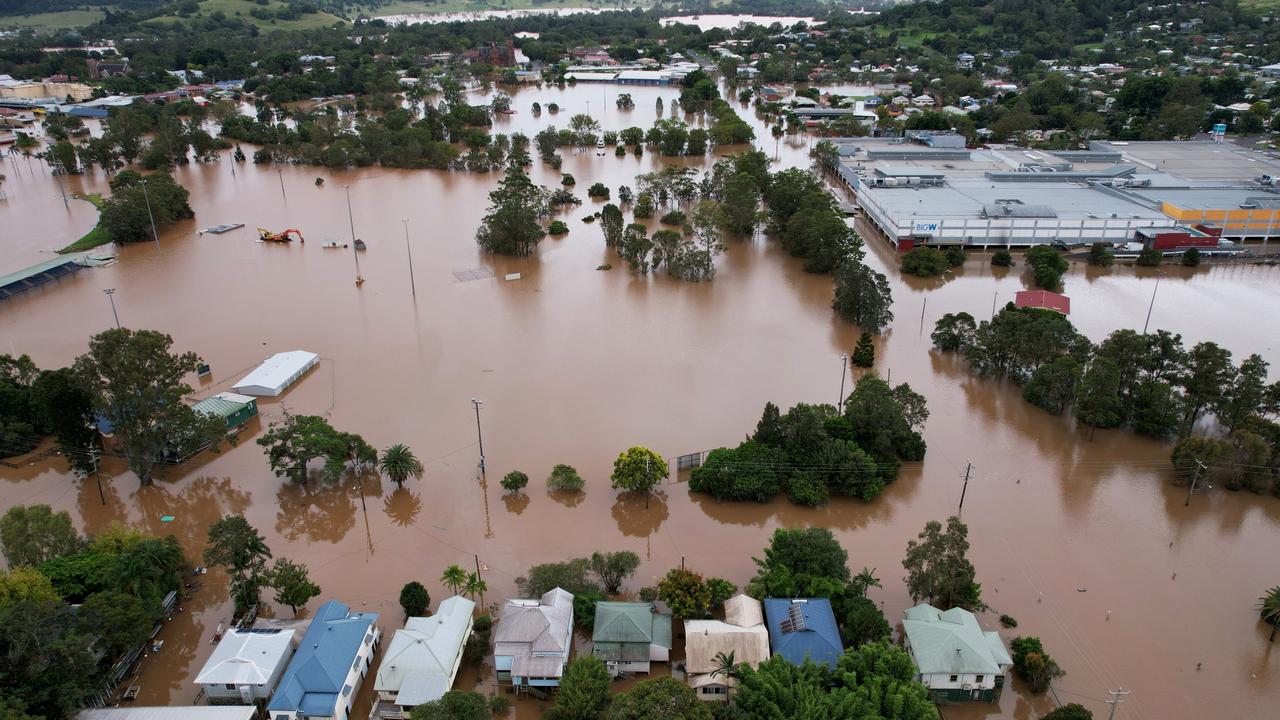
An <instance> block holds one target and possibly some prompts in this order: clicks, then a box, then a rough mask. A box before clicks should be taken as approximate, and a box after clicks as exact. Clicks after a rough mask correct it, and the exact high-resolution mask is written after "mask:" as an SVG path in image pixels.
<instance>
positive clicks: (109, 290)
mask: <svg viewBox="0 0 1280 720" xmlns="http://www.w3.org/2000/svg"><path fill="white" fill-rule="evenodd" d="M102 292H104V293H106V294H107V299H108V300H110V301H111V317H114V318H115V319H116V329H117V330H119V329H120V315H119V314H117V313H116V299H115V298H114V297H112V296H113V295H115V294H116V289H115V288H107V289H106V290H103V291H102Z"/></svg>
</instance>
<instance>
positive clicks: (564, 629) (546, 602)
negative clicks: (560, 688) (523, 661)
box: [493, 588, 573, 653]
mask: <svg viewBox="0 0 1280 720" xmlns="http://www.w3.org/2000/svg"><path fill="white" fill-rule="evenodd" d="M572 621H573V595H572V594H571V593H569V592H568V591H566V590H563V589H561V588H555V589H554V590H551V591H550V592H548V593H546V594H545V595H543V596H542V597H541V598H540V599H538V600H525V599H520V600H508V601H507V602H506V603H504V604H503V606H502V610H501V612H500V613H499V615H498V627H497V630H496V632H494V635H493V639H494V643H495V644H510V645H529V646H530V649H531V650H532V651H533V652H536V653H541V652H564V651H567V650H568V646H567V642H568V641H569V640H568V639H567V638H568V635H569V629H570V628H569V626H570V623H571V622H572Z"/></svg>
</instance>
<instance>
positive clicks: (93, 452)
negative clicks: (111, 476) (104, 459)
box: [89, 447, 107, 506]
mask: <svg viewBox="0 0 1280 720" xmlns="http://www.w3.org/2000/svg"><path fill="white" fill-rule="evenodd" d="M89 460H90V462H92V463H93V476H94V478H96V479H97V480H98V497H99V498H100V499H101V500H102V504H103V505H104V506H105V505H106V504H107V495H106V493H104V492H102V473H101V472H99V471H98V448H96V447H94V448H90V449H89Z"/></svg>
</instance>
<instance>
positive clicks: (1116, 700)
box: [1103, 688, 1133, 720]
mask: <svg viewBox="0 0 1280 720" xmlns="http://www.w3.org/2000/svg"><path fill="white" fill-rule="evenodd" d="M1132 692H1133V691H1132V690H1125V689H1124V688H1120V689H1119V690H1108V691H1107V694H1108V695H1110V696H1111V699H1110V700H1103V702H1105V703H1106V704H1108V705H1110V706H1111V714H1110V715H1108V716H1107V720H1114V718H1115V716H1116V706H1117V705H1119V704H1120V703H1122V702H1124V701H1123V700H1121V699H1120V698H1122V697H1124V696H1125V695H1129V694H1131V693H1132Z"/></svg>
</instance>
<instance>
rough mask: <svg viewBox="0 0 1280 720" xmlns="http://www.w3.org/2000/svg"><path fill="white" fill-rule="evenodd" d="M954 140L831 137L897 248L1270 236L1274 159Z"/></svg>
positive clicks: (874, 219) (862, 198) (843, 169)
mask: <svg viewBox="0 0 1280 720" xmlns="http://www.w3.org/2000/svg"><path fill="white" fill-rule="evenodd" d="M956 138H958V136H955V135H950V134H946V133H914V134H912V136H911V137H908V138H905V139H885V138H853V139H842V140H841V142H840V143H839V144H838V149H839V151H840V156H841V162H840V165H839V167H838V168H837V174H838V175H839V177H840V179H841V181H842V182H843V183H844V184H845V185H846V186H847V187H848V188H849V189H850V191H851V192H852V193H853V194H854V196H855V198H856V200H857V203H858V205H859V206H860V207H861V208H862V209H863V210H864V212H865V214H866V217H867V219H868V220H869V221H870V222H871V223H872V224H873V225H875V227H876V228H877V229H879V230H880V232H881V233H883V234H884V236H885V237H886V238H887V239H888V240H889V241H890V242H891V243H893V244H895V245H896V246H897V247H898V248H899V249H901V250H909V249H910V248H912V247H914V246H915V245H917V244H922V243H928V244H935V245H948V244H956V245H966V246H976V247H983V248H986V247H1009V246H1018V247H1026V246H1030V245H1037V244H1044V243H1061V244H1066V245H1086V244H1091V243H1094V242H1104V243H1110V244H1121V243H1128V242H1132V241H1134V240H1135V238H1139V236H1142V237H1150V236H1151V235H1152V234H1153V233H1155V231H1156V229H1164V230H1163V232H1165V233H1166V234H1168V233H1174V234H1182V235H1188V236H1198V237H1201V238H1204V237H1207V236H1212V237H1213V238H1214V239H1213V240H1203V239H1202V240H1199V241H1189V240H1184V241H1181V245H1183V246H1191V245H1199V246H1206V247H1216V246H1217V245H1218V241H1219V240H1220V239H1227V238H1232V239H1237V240H1238V239H1260V238H1270V237H1272V236H1274V235H1275V234H1276V233H1277V232H1280V192H1278V189H1280V162H1277V161H1275V160H1274V159H1271V158H1270V157H1268V156H1266V155H1263V154H1262V153H1258V152H1255V151H1251V150H1247V149H1244V148H1237V147H1234V146H1226V145H1223V144H1220V143H1210V142H1204V143H1200V142H1182V143H1164V142H1159V143H1156V142H1153V143H1101V142H1095V143H1092V144H1091V145H1090V147H1089V149H1088V150H1081V151H1063V152H1056V153H1051V152H1047V151H1039V150H1028V149H1026V148H1015V147H1006V148H981V149H966V148H965V147H963V144H962V143H957V142H956V141H955V140H956ZM1139 241H1141V239H1140V238H1139ZM1165 242H1171V240H1166V241H1165Z"/></svg>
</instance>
